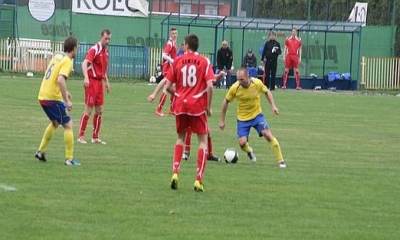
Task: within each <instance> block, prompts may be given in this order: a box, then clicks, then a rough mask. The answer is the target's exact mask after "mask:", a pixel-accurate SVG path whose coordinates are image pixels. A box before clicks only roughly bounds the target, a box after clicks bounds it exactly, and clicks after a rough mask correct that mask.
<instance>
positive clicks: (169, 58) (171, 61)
mask: <svg viewBox="0 0 400 240" xmlns="http://www.w3.org/2000/svg"><path fill="white" fill-rule="evenodd" d="M162 57H163V59H164V60H165V61H167V62H168V63H169V64H173V63H174V59H172V57H170V56H169V55H168V54H167V53H163V54H162Z"/></svg>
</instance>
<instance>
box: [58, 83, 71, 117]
mask: <svg viewBox="0 0 400 240" xmlns="http://www.w3.org/2000/svg"><path fill="white" fill-rule="evenodd" d="M65 80H66V78H65V76H63V75H60V76H58V78H57V83H58V86H59V87H60V91H61V95H62V97H63V100H64V103H65V105H66V107H67V109H68V111H71V110H72V101H71V94H70V93H69V92H68V90H67V84H66V83H65Z"/></svg>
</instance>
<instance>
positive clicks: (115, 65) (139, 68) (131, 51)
mask: <svg viewBox="0 0 400 240" xmlns="http://www.w3.org/2000/svg"><path fill="white" fill-rule="evenodd" d="M91 46H92V44H87V43H81V44H80V46H79V49H78V54H77V56H76V58H75V61H74V69H75V72H76V73H79V74H81V73H82V68H81V64H82V61H83V60H84V58H85V54H86V52H87V51H88V50H89V48H90V47H91ZM109 54H110V56H109V66H108V76H109V77H112V78H135V79H139V78H140V79H144V78H146V77H147V76H148V75H149V49H148V48H146V47H137V46H121V45H110V46H109Z"/></svg>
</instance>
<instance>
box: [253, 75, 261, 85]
mask: <svg viewBox="0 0 400 240" xmlns="http://www.w3.org/2000/svg"><path fill="white" fill-rule="evenodd" d="M251 81H252V82H253V83H254V84H256V85H262V84H264V83H263V82H262V81H261V79H259V78H254V77H252V78H251Z"/></svg>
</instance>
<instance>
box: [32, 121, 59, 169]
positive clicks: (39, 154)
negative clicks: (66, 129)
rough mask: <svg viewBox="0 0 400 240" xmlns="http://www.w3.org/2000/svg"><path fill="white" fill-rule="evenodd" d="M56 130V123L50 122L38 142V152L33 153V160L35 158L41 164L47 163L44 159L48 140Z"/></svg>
mask: <svg viewBox="0 0 400 240" xmlns="http://www.w3.org/2000/svg"><path fill="white" fill-rule="evenodd" d="M57 128H58V123H57V121H51V122H50V123H49V125H48V126H47V127H46V129H45V130H44V133H43V136H42V141H41V142H40V146H39V148H38V151H37V152H36V153H35V158H37V159H38V160H40V161H43V162H46V161H47V159H46V152H47V147H48V146H49V143H50V140H51V138H52V137H53V135H54V133H55V131H56V129H57Z"/></svg>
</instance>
